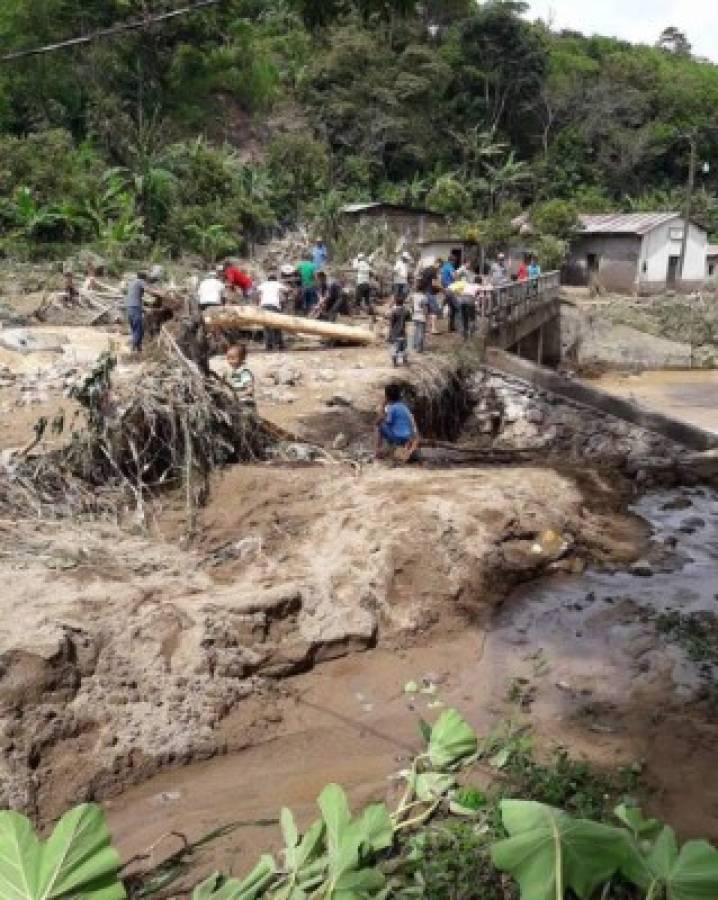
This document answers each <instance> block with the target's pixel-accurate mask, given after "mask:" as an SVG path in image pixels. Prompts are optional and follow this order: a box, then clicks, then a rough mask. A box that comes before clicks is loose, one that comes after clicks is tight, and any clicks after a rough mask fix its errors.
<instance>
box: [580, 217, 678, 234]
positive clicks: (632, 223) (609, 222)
mask: <svg viewBox="0 0 718 900" xmlns="http://www.w3.org/2000/svg"><path fill="white" fill-rule="evenodd" d="M680 216H681V214H680V213H677V212H657V213H607V214H603V215H598V216H579V219H580V221H581V230H582V231H583V232H584V234H637V235H644V234H649V232H651V231H653V230H654V229H655V228H658V227H659V226H660V225H665V223H666V222H670V221H672V220H673V219H679V218H680Z"/></svg>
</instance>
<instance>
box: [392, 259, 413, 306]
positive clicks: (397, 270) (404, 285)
mask: <svg viewBox="0 0 718 900" xmlns="http://www.w3.org/2000/svg"><path fill="white" fill-rule="evenodd" d="M410 262H411V256H410V255H409V254H408V253H406V252H404V253H402V254H401V256H400V257H399V258H398V259H397V261H396V265H395V266H394V298H395V299H396V300H399V299H401V300H406V298H407V297H408V296H409V263H410Z"/></svg>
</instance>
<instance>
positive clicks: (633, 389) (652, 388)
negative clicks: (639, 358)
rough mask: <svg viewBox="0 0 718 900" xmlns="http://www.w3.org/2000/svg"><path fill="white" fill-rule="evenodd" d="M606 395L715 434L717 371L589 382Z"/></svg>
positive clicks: (618, 376)
mask: <svg viewBox="0 0 718 900" xmlns="http://www.w3.org/2000/svg"><path fill="white" fill-rule="evenodd" d="M592 383H593V384H595V385H596V386H597V387H600V388H602V389H603V390H604V391H607V392H608V393H609V394H615V395H616V396H618V397H623V398H625V399H627V400H632V401H633V402H634V403H637V404H638V405H639V406H645V407H648V408H649V409H651V410H654V411H656V412H661V413H664V414H665V415H667V416H673V417H674V418H676V419H682V420H683V421H685V422H689V423H690V424H691V425H697V426H698V427H700V428H705V429H706V430H707V431H715V432H716V433H718V371H716V370H696V369H692V370H689V371H688V370H686V371H683V370H679V371H674V370H671V371H660V372H641V373H637V374H619V373H616V372H611V373H609V374H606V375H602V376H601V377H600V378H597V379H596V380H595V381H593V382H592Z"/></svg>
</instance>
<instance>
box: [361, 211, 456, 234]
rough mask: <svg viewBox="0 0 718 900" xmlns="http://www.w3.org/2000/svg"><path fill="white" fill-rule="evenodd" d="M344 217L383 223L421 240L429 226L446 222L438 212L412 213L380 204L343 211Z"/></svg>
mask: <svg viewBox="0 0 718 900" xmlns="http://www.w3.org/2000/svg"><path fill="white" fill-rule="evenodd" d="M344 218H345V219H346V220H347V221H350V222H354V223H358V224H361V223H363V222H367V223H369V224H372V225H381V224H384V225H385V226H386V227H388V228H392V229H394V230H395V231H401V232H403V233H404V234H405V235H406V237H408V238H410V239H412V240H415V241H421V240H423V239H424V238H425V236H426V232H427V230H428V229H429V228H430V227H431V226H438V227H441V226H444V225H445V224H446V217H445V216H442V215H441V214H440V213H413V212H411V211H409V210H401V209H386V208H384V207H381V206H380V207H376V208H374V209H372V208H370V209H367V210H362V211H361V212H356V213H345V214H344Z"/></svg>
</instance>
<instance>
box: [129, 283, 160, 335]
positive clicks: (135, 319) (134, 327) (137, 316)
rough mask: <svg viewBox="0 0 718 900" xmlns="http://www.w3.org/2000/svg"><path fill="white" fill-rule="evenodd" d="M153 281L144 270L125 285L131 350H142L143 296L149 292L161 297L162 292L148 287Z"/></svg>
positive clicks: (143, 331)
mask: <svg viewBox="0 0 718 900" xmlns="http://www.w3.org/2000/svg"><path fill="white" fill-rule="evenodd" d="M152 281H154V279H153V278H152V274H150V275H148V274H147V273H146V272H138V273H137V276H136V277H135V278H133V279H132V280H131V281H130V283H129V284H128V285H127V295H126V297H125V309H126V310H127V320H128V322H129V324H130V331H131V332H132V352H133V353H141V352H142V342H143V340H144V337H145V314H144V297H145V294H149V295H150V296H151V297H155V298H156V299H157V300H161V299H162V293H161V292H160V291H158V290H156V289H155V288H151V287H150V283H151V282H152Z"/></svg>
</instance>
